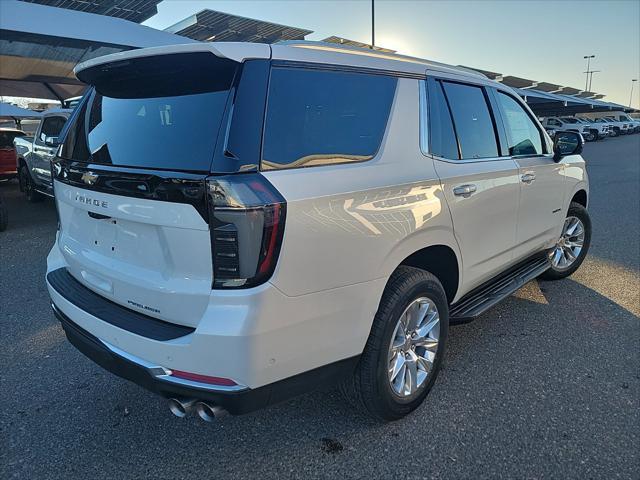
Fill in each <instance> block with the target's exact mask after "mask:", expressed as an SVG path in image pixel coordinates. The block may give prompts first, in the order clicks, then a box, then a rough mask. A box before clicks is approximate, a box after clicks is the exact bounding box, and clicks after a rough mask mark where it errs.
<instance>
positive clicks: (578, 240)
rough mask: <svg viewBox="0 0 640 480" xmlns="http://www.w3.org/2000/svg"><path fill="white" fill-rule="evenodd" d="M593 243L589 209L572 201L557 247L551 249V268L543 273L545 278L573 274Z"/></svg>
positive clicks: (556, 277) (558, 278)
mask: <svg viewBox="0 0 640 480" xmlns="http://www.w3.org/2000/svg"><path fill="white" fill-rule="evenodd" d="M589 245H591V218H590V217H589V213H588V212H587V209H586V208H584V207H583V206H582V205H580V204H579V203H575V202H572V203H571V205H570V207H569V212H568V213H567V218H566V219H565V221H564V225H563V226H562V233H561V234H560V238H559V239H558V241H557V243H556V245H555V247H553V248H552V249H551V250H549V263H550V264H551V268H549V270H547V271H546V272H545V273H543V274H542V275H541V278H542V279H544V280H560V279H561V278H566V277H568V276H569V275H571V274H573V273H574V272H575V271H576V270H578V268H580V265H582V262H583V261H584V258H585V257H586V256H587V252H588V251H589Z"/></svg>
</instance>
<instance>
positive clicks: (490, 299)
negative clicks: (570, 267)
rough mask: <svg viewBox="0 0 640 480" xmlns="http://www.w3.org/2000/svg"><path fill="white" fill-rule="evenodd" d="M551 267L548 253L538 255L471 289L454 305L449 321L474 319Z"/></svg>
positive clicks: (463, 321) (456, 322)
mask: <svg viewBox="0 0 640 480" xmlns="http://www.w3.org/2000/svg"><path fill="white" fill-rule="evenodd" d="M549 267H550V265H549V259H548V258H547V256H546V255H544V256H539V255H538V256H536V257H534V258H531V259H529V260H527V261H525V262H524V263H521V264H519V265H516V266H515V267H513V268H511V269H510V270H508V271H507V272H506V273H504V274H501V275H499V276H498V277H496V278H494V279H493V280H490V281H489V282H488V283H485V284H484V285H482V286H480V287H479V288H476V289H475V290H473V291H471V292H470V293H468V294H467V295H465V296H464V297H462V298H461V299H460V300H459V301H458V302H456V303H455V304H454V305H452V306H451V310H450V312H449V322H450V323H451V324H452V325H455V324H459V323H466V322H470V321H472V320H474V319H475V318H476V317H478V316H480V315H482V314H483V313H484V312H486V311H487V310H489V309H490V308H491V307H493V306H494V305H496V304H497V303H498V302H500V301H501V300H504V299H505V298H507V297H508V296H509V295H511V294H513V293H515V292H516V291H517V290H519V289H520V288H521V287H523V286H524V285H525V284H526V283H528V282H530V281H531V280H533V279H534V278H536V277H538V276H540V275H541V274H543V273H544V272H546V271H547V270H548V269H549Z"/></svg>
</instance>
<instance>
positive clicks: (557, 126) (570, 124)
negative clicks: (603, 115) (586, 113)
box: [542, 117, 595, 142]
mask: <svg viewBox="0 0 640 480" xmlns="http://www.w3.org/2000/svg"><path fill="white" fill-rule="evenodd" d="M542 126H543V127H544V128H545V129H553V130H555V131H556V132H577V133H580V134H581V135H582V136H583V137H584V139H585V140H586V141H588V142H591V141H593V140H595V138H594V135H593V133H592V132H591V127H590V126H589V125H586V124H583V123H581V122H579V121H578V120H577V119H575V118H573V117H546V118H544V119H543V120H542Z"/></svg>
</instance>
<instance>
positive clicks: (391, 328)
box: [342, 266, 449, 421]
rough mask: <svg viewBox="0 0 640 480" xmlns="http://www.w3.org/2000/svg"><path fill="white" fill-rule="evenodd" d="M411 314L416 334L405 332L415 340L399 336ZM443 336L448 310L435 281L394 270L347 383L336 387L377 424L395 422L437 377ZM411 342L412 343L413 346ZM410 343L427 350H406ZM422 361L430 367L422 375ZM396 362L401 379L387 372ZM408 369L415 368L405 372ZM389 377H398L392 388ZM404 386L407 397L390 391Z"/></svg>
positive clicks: (416, 271)
mask: <svg viewBox="0 0 640 480" xmlns="http://www.w3.org/2000/svg"><path fill="white" fill-rule="evenodd" d="M412 308H415V310H411V311H413V312H415V313H419V315H415V316H414V317H413V318H417V319H419V321H418V327H419V328H416V329H414V330H411V329H408V331H414V333H416V336H415V337H412V336H410V335H409V334H406V335H405V333H406V330H404V329H402V330H399V328H401V324H400V319H401V318H405V319H406V318H407V317H404V313H405V312H406V311H407V310H410V309H412ZM433 308H435V313H436V315H439V319H440V321H439V323H437V322H436V320H435V317H433V316H432V315H433ZM423 310H426V313H423ZM409 318H411V317H409ZM407 321H408V323H413V322H411V321H409V320H407ZM421 322H424V323H421ZM435 324H437V328H436V327H433V328H431V329H429V327H428V325H435ZM403 325H404V324H403ZM421 325H422V326H421ZM421 330H422V331H423V332H430V333H426V335H425V336H423V337H420V335H417V332H420V331H421ZM448 330H449V305H448V302H447V296H446V294H445V292H444V289H443V288H442V285H441V283H440V282H439V281H438V279H437V278H436V277H435V276H434V275H432V274H431V273H429V272H426V271H424V270H420V269H417V268H412V267H405V266H401V267H399V268H398V269H397V270H396V271H395V272H394V273H393V274H392V275H391V278H390V279H389V283H388V284H387V287H386V288H385V290H384V293H383V295H382V300H381V301H380V306H379V307H378V311H377V312H376V315H375V317H374V320H373V325H372V327H371V333H370V334H369V338H368V339H367V343H366V346H365V348H364V351H363V353H362V355H361V357H360V361H359V363H358V366H357V367H356V371H355V372H354V375H353V378H351V379H349V380H348V381H347V382H345V383H344V384H343V385H342V392H343V394H344V395H345V396H346V397H347V400H348V401H349V402H350V403H352V404H353V405H355V406H356V407H358V408H359V409H362V410H364V411H365V412H367V413H368V414H370V415H371V416H373V417H374V418H376V419H379V420H386V421H391V420H398V419H400V418H402V417H404V416H405V415H407V414H409V413H411V412H412V411H413V410H415V409H416V408H418V407H419V406H420V404H421V403H422V402H423V401H424V399H425V397H426V396H427V394H428V393H429V391H430V390H431V387H432V386H433V384H434V382H435V380H436V377H437V376H438V372H439V370H440V367H441V365H442V361H443V357H444V353H445V347H446V342H447V335H448ZM431 337H435V338H437V340H435V346H434V338H431ZM414 338H415V339H416V340H413V339H414ZM398 339H401V340H400V342H399V343H400V344H402V342H404V345H403V346H398V347H394V345H393V344H392V342H394V343H396V344H397V343H398ZM402 339H404V340H402ZM414 341H415V342H421V341H422V342H423V343H425V344H426V343H428V342H427V341H429V342H430V347H422V346H419V345H418V346H416V345H410V344H411V343H412V342H414ZM392 351H393V352H397V355H393V356H392V354H391V352H392ZM403 352H406V353H403ZM419 357H422V360H418V361H413V360H412V359H418V358H419ZM424 357H429V359H430V361H431V364H430V368H429V370H428V373H426V375H425V372H427V371H426V370H425V369H424V367H426V366H428V365H429V360H427V361H425V360H424ZM394 359H395V360H394ZM405 359H409V360H405ZM396 361H397V362H402V365H403V366H404V369H405V370H404V373H401V372H402V368H397V369H391V368H390V365H391V364H392V362H393V365H395V366H396V367H397V365H398V363H396ZM410 365H415V367H413V368H411V367H410ZM392 371H393V372H398V373H396V376H395V383H393V382H392V379H391V378H390V377H391V376H392ZM412 373H413V375H412ZM407 375H408V376H407ZM409 378H413V379H416V382H415V384H414V383H413V382H411V381H409V380H407V381H406V382H405V380H404V379H409ZM406 385H409V386H410V387H412V386H415V387H416V388H415V390H414V391H413V393H409V394H407V393H406V392H404V393H403V392H400V393H398V392H396V391H394V388H400V389H401V390H405V388H409V389H410V387H406Z"/></svg>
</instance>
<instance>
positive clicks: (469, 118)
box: [444, 82, 498, 159]
mask: <svg viewBox="0 0 640 480" xmlns="http://www.w3.org/2000/svg"><path fill="white" fill-rule="evenodd" d="M444 89H445V93H446V95H447V99H448V100H449V106H450V107H451V113H452V115H453V121H454V124H455V127H456V133H457V134H458V142H459V143H460V150H461V152H460V153H461V154H462V158H463V159H473V158H487V157H497V156H498V146H497V144H496V136H495V132H494V129H493V122H492V121H491V114H490V113H489V107H488V106H487V101H486V99H485V97H484V92H483V90H482V88H480V87H473V86H470V85H460V84H458V83H449V82H444Z"/></svg>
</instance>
